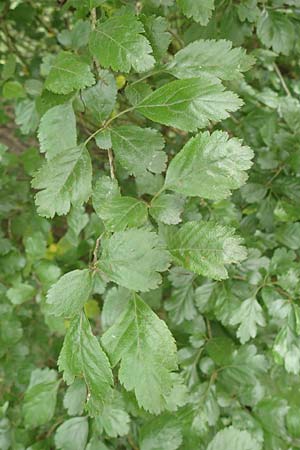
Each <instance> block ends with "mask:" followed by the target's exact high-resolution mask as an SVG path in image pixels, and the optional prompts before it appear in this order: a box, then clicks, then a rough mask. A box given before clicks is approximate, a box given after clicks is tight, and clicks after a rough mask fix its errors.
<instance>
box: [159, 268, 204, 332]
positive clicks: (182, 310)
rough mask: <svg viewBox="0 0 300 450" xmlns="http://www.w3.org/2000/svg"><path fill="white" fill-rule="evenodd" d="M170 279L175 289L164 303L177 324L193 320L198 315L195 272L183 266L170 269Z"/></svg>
mask: <svg viewBox="0 0 300 450" xmlns="http://www.w3.org/2000/svg"><path fill="white" fill-rule="evenodd" d="M168 278H169V280H170V281H171V282H172V285H173V289H172V291H171V295H170V298H169V299H168V300H167V301H166V302H165V303H164V306H165V309H166V310H167V311H169V315H170V317H171V319H172V321H173V322H174V323H176V324H180V323H182V322H183V321H184V320H192V319H193V318H194V317H196V315H197V310H196V307H195V290H194V286H193V280H194V274H193V273H191V272H188V271H186V270H184V269H182V268H181V267H173V268H172V269H171V270H170V275H169V277H168Z"/></svg>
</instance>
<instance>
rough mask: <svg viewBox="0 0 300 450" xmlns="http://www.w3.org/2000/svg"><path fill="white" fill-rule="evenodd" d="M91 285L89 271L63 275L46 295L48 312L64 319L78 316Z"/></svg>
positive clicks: (74, 271)
mask: <svg viewBox="0 0 300 450" xmlns="http://www.w3.org/2000/svg"><path fill="white" fill-rule="evenodd" d="M92 283H93V281H92V274H91V272H90V271H89V269H83V270H72V272H69V273H66V274H65V275H63V276H62V277H61V278H60V279H59V280H58V281H57V282H56V283H55V284H54V285H53V286H52V287H51V289H50V290H49V292H48V294H47V304H48V305H49V308H48V310H49V312H50V313H51V314H54V315H55V316H64V317H72V316H74V315H76V314H78V313H79V312H80V311H81V310H82V308H83V305H84V303H85V302H87V301H88V299H89V297H90V294H91V291H92V286H93V284H92Z"/></svg>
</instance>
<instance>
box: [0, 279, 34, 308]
mask: <svg viewBox="0 0 300 450" xmlns="http://www.w3.org/2000/svg"><path fill="white" fill-rule="evenodd" d="M34 294H35V289H34V287H33V286H31V284H27V283H18V284H16V285H15V286H14V287H11V288H10V289H8V291H7V293H6V295H7V298H8V299H9V300H10V301H11V303H12V304H13V305H21V304H22V303H24V302H27V301H28V300H31V299H32V298H33V297H34Z"/></svg>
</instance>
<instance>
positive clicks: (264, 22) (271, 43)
mask: <svg viewBox="0 0 300 450" xmlns="http://www.w3.org/2000/svg"><path fill="white" fill-rule="evenodd" d="M257 36H258V37H259V39H260V40H261V42H262V43H263V44H264V45H265V46H266V47H268V48H272V49H273V50H274V52H276V53H283V54H284V55H288V54H289V53H290V51H291V50H292V48H293V45H294V40H295V30H294V26H293V23H292V22H291V21H290V19H289V18H288V16H287V15H285V14H282V13H280V12H277V11H267V10H266V9H265V10H264V11H263V12H262V13H261V16H260V18H259V19H258V22H257Z"/></svg>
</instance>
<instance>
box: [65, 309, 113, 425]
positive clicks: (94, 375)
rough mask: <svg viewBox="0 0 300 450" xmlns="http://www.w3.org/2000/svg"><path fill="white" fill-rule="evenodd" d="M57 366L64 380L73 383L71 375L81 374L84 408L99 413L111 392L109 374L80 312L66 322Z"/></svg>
mask: <svg viewBox="0 0 300 450" xmlns="http://www.w3.org/2000/svg"><path fill="white" fill-rule="evenodd" d="M58 367H59V371H60V372H61V371H63V377H64V380H65V381H66V383H67V384H71V383H73V382H74V380H75V377H83V379H84V381H85V383H86V385H87V388H88V392H89V395H88V399H87V405H86V407H87V410H88V411H89V413H90V415H92V416H95V415H96V414H99V413H100V412H101V411H102V409H103V406H104V404H105V403H106V401H107V399H108V398H109V396H110V395H111V386H112V385H113V376H112V372H111V368H110V365H109V361H108V359H107V356H106V355H105V353H104V352H103V350H102V348H101V346H100V344H99V341H98V340H97V338H96V337H95V336H94V335H93V334H92V330H91V326H90V324H89V321H88V320H87V319H86V317H85V315H84V314H83V313H81V314H80V315H79V316H77V317H75V318H74V319H73V320H72V322H71V323H70V327H69V329H68V331H67V334H66V336H65V340H64V344H63V347H62V350H61V352H60V355H59V358H58Z"/></svg>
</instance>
